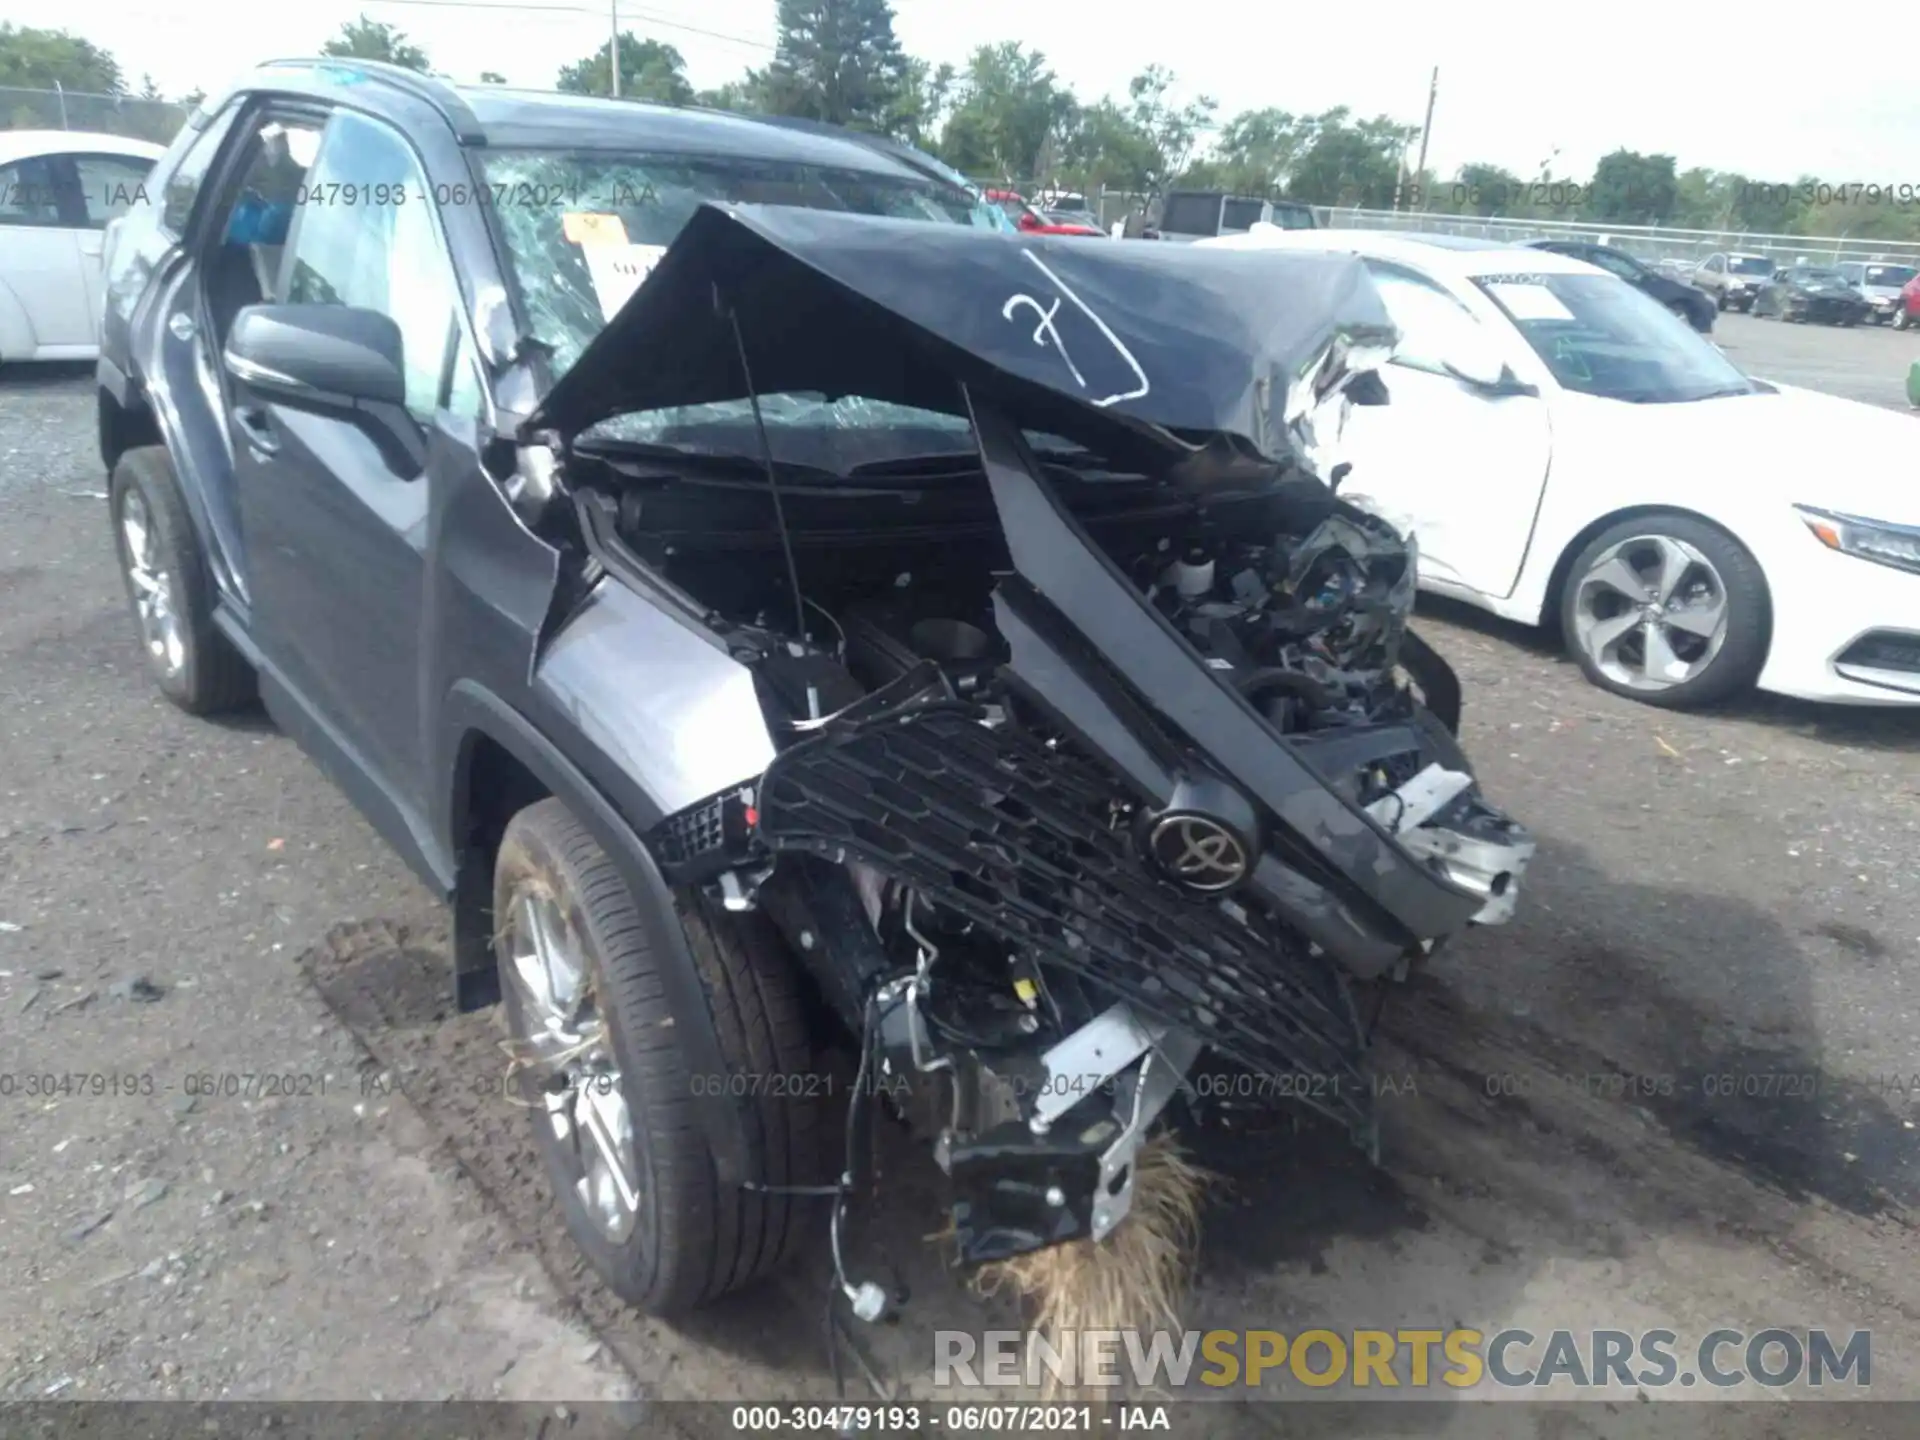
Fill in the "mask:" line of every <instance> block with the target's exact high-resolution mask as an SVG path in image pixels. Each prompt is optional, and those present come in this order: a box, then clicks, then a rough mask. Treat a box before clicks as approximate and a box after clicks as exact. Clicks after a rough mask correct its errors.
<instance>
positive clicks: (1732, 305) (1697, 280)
mask: <svg viewBox="0 0 1920 1440" xmlns="http://www.w3.org/2000/svg"><path fill="white" fill-rule="evenodd" d="M1773 271H1774V264H1773V261H1771V260H1769V259H1768V258H1767V257H1766V256H1764V255H1750V254H1747V253H1745V252H1743V251H1737V250H1736V251H1733V252H1732V253H1729V254H1721V255H1709V256H1708V257H1707V258H1706V259H1705V260H1703V261H1702V262H1701V263H1700V268H1699V269H1697V270H1695V271H1694V272H1693V283H1694V285H1695V286H1697V287H1698V288H1699V289H1701V290H1704V291H1706V293H1707V294H1708V295H1710V296H1712V297H1713V303H1714V305H1715V306H1716V307H1718V308H1719V309H1721V310H1741V311H1746V310H1751V309H1752V308H1753V297H1754V296H1756V295H1758V294H1759V293H1760V291H1761V288H1762V287H1763V286H1765V285H1766V283H1767V281H1768V279H1769V278H1770V277H1771V276H1772V274H1773Z"/></svg>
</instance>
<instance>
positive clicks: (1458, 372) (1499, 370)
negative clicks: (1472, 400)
mask: <svg viewBox="0 0 1920 1440" xmlns="http://www.w3.org/2000/svg"><path fill="white" fill-rule="evenodd" d="M1470 333H1472V335H1473V338H1472V339H1471V340H1464V337H1463V340H1464V343H1456V344H1455V345H1454V346H1453V353H1452V354H1451V355H1449V356H1448V357H1447V358H1446V359H1445V360H1443V361H1442V362H1441V363H1442V364H1443V365H1444V366H1445V367H1446V371H1447V373H1448V374H1449V375H1451V376H1452V377H1453V378H1454V379H1456V380H1458V381H1459V382H1460V383H1461V384H1462V385H1465V386H1466V387H1467V388H1469V389H1470V390H1472V391H1473V392H1474V393H1475V394H1478V395H1485V396H1489V397H1496V396H1504V395H1538V394H1539V393H1540V392H1539V391H1538V390H1537V389H1535V388H1534V387H1533V386H1531V385H1528V384H1525V383H1523V382H1522V381H1521V380H1520V379H1519V378H1518V377H1516V376H1515V375H1514V373H1513V369H1512V367H1511V366H1509V365H1508V364H1507V362H1506V361H1505V360H1504V359H1503V358H1502V357H1501V355H1500V352H1499V350H1498V348H1497V347H1495V345H1494V344H1493V342H1492V341H1491V340H1489V339H1488V338H1487V337H1486V335H1485V333H1484V332H1481V331H1473V332H1470Z"/></svg>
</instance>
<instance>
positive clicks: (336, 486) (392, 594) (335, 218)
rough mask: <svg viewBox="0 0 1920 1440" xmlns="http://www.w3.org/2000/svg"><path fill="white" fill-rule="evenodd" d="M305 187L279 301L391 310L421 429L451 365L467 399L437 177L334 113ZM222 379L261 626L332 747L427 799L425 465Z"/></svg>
mask: <svg viewBox="0 0 1920 1440" xmlns="http://www.w3.org/2000/svg"><path fill="white" fill-rule="evenodd" d="M305 191H306V199H305V201H304V203H302V204H301V205H300V206H299V208H298V210H297V212H296V214H295V217H294V221H293V225H292V228H291V229H290V231H289V232H288V234H287V237H286V245H285V253H284V255H283V256H282V270H281V275H280V280H279V286H278V288H279V290H280V293H281V294H282V295H283V296H284V298H285V301H286V302H287V303H289V304H306V305H350V306H355V307H359V308H365V309H370V310H377V311H379V312H381V313H382V314H385V315H388V316H390V317H391V318H392V319H394V320H395V321H396V322H397V323H398V325H399V327H400V331H401V335H402V337H403V356H404V361H405V371H406V410H407V412H408V413H409V415H410V416H411V417H412V418H413V420H414V421H415V422H416V423H417V424H419V425H420V426H421V428H422V433H423V438H424V435H425V432H426V431H427V429H428V427H430V426H431V425H432V423H433V421H434V418H435V415H436V413H437V412H438V410H439V409H440V408H441V405H442V400H443V395H444V394H446V393H448V391H449V387H450V386H451V385H452V384H453V381H454V378H455V376H456V374H457V375H458V376H459V378H460V379H461V381H462V386H461V389H462V393H463V394H464V396H465V397H466V398H465V403H466V404H467V405H468V406H470V407H475V408H477V405H478V391H477V390H475V389H474V388H473V387H472V385H471V383H469V382H470V381H471V380H472V378H473V376H474V375H475V374H477V372H476V371H475V370H474V368H473V362H472V361H471V359H470V351H469V349H468V348H467V347H465V346H463V345H461V344H460V343H459V342H458V339H457V337H458V336H459V334H460V331H459V328H458V307H459V289H458V286H457V284H456V282H455V278H454V272H453V265H452V261H451V260H450V259H449V257H448V253H447V250H446V246H445V243H444V241H443V239H442V237H441V233H440V229H439V221H438V217H437V216H436V215H435V213H434V212H433V210H432V208H431V203H430V199H429V197H430V196H431V195H432V194H433V187H432V186H431V185H430V184H428V182H427V178H426V175H425V172H424V169H423V167H422V166H421V164H420V162H419V160H418V159H417V158H416V157H415V155H414V152H413V150H412V148H411V146H410V145H409V144H408V142H407V140H406V138H405V137H404V136H403V135H402V134H401V133H400V132H399V131H397V130H395V129H393V128H391V127H390V126H388V125H386V124H384V123H383V122H381V121H378V120H374V119H372V118H369V117H367V116H364V115H359V114H356V113H352V112H348V111H339V112H336V113H335V114H334V116H333V117H332V118H331V119H330V120H329V121H328V123H327V128H326V130H325V132H324V134H323V136H322V137H321V141H320V146H319V152H318V155H317V156H316V158H315V160H314V164H313V168H312V170H311V172H310V174H309V179H308V183H307V185H306V187H305ZM456 365H458V366H459V367H462V368H460V369H458V370H456ZM232 392H233V407H232V411H231V419H232V423H233V429H234V435H233V438H234V470H235V476H236V482H237V488H238V492H239V499H240V515H241V524H242V528H243V530H244V533H245V537H246V548H247V554H248V556H249V559H250V567H251V578H252V592H253V593H252V624H253V630H254V634H255V637H256V640H257V642H258V643H259V644H260V645H261V647H262V649H263V650H264V651H265V653H266V654H267V656H268V657H269V659H270V662H271V666H272V669H273V671H274V672H275V679H276V680H277V681H278V682H279V683H280V684H281V685H282V686H283V687H284V688H285V689H286V690H287V691H288V692H290V693H291V696H292V698H293V699H294V701H295V702H296V703H297V704H298V705H299V706H300V707H301V709H302V710H303V712H304V714H303V716H302V718H303V719H304V720H305V721H306V722H308V723H310V724H314V725H317V726H318V727H319V729H320V730H321V732H322V734H323V736H324V738H325V740H326V741H327V742H328V746H327V748H330V749H332V750H334V751H335V752H336V753H344V754H345V755H346V756H348V757H349V758H350V759H351V760H352V761H353V762H355V763H357V764H358V765H359V766H360V767H361V768H362V769H363V770H364V771H365V772H366V778H367V779H369V780H371V781H372V782H373V783H375V784H376V785H378V786H379V787H380V788H381V789H382V790H383V791H384V792H385V794H386V795H387V796H388V797H389V798H391V799H394V800H398V801H400V802H401V803H402V804H403V805H404V806H405V807H406V808H407V809H408V810H410V811H413V812H414V813H417V812H418V811H419V809H420V808H421V807H422V805H423V804H424V801H425V798H426V797H425V795H424V793H422V792H423V783H422V781H421V778H420V777H421V776H422V774H423V771H424V766H423V763H422V757H421V754H420V747H421V741H420V735H419V719H420V700H419V692H420V633H421V624H422V611H423V604H424V599H425V564H424V555H425V547H426V542H427V517H428V505H427V481H426V477H425V474H424V473H423V472H416V473H408V468H410V467H405V466H404V465H402V463H401V462H399V461H398V460H395V459H391V458H388V456H387V455H386V454H383V452H382V450H381V449H380V448H378V447H376V445H375V443H374V441H373V440H372V439H370V438H369V436H368V435H367V433H366V432H365V431H364V430H363V429H361V428H360V427H359V426H357V425H355V424H354V423H352V421H351V420H349V419H346V418H342V417H340V416H338V415H336V414H317V413H314V412H312V411H309V410H301V409H296V408H294V407H292V406H288V405H282V404H277V403H274V402H273V401H271V400H268V399H265V398H263V397H262V396H261V395H260V394H259V393H257V392H255V391H254V390H252V389H251V388H250V387H249V386H248V385H247V383H246V382H245V381H244V380H242V379H239V378H237V377H234V378H233V379H232ZM397 467H398V468H397Z"/></svg>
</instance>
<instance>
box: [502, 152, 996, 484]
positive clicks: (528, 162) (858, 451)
mask: <svg viewBox="0 0 1920 1440" xmlns="http://www.w3.org/2000/svg"><path fill="white" fill-rule="evenodd" d="M479 160H480V166H481V169H482V171H483V174H484V177H485V180H486V184H487V187H488V190H489V192H490V193H491V194H492V195H493V196H494V197H495V204H494V206H493V211H494V214H495V215H496V217H497V218H498V221H499V225H500V231H501V235H502V238H503V239H504V241H505V244H506V251H507V263H508V265H509V267H510V268H511V269H512V271H513V275H514V279H515V280H516V281H517V283H518V285H519V288H520V293H521V295H522V297H523V298H524V300H525V303H526V308H527V312H528V315H529V318H530V319H531V322H532V329H533V334H534V338H535V339H537V340H539V341H541V342H542V343H544V344H545V345H547V346H548V347H549V349H550V351H551V355H552V360H551V364H552V367H553V373H554V377H555V378H556V379H557V378H559V376H561V375H563V374H565V373H566V371H568V370H569V369H571V368H572V367H573V364H574V362H575V361H576V360H578V359H579V358H580V352H581V351H583V350H585V349H586V347H587V344H588V342H590V341H591V340H592V339H593V337H594V336H595V335H597V334H599V333H600V330H601V329H602V328H603V327H604V326H605V325H606V323H607V321H608V320H610V319H612V318H613V316H614V315H615V313H617V312H618V311H619V309H620V307H621V306H622V305H623V304H625V303H626V300H627V297H628V296H630V295H631V294H632V293H633V292H634V290H636V289H637V288H639V285H640V282H641V281H642V280H644V279H645V278H646V277H647V274H648V272H649V271H650V270H652V268H653V266H654V265H655V264H656V263H657V262H658V261H659V259H660V257H661V256H662V255H664V254H665V253H666V250H667V247H668V246H669V245H670V244H671V243H672V242H673V239H674V237H675V236H677V235H678V234H679V233H680V230H681V227H683V226H684V225H685V224H686V223H687V221H689V220H690V219H692V218H693V214H694V212H695V211H696V210H698V209H699V208H700V206H701V205H702V204H703V203H705V202H707V201H710V200H711V201H719V202H734V203H740V204H757V205H794V206H800V207H804V208H807V209H815V210H845V211H850V212H852V213H853V214H856V215H878V216H885V217H888V218H891V219H896V220H925V221H927V222H928V223H930V224H937V225H970V226H973V227H974V228H976V229H981V230H1005V229H1006V228H1007V226H1006V222H1005V221H1004V220H1003V219H1001V218H1000V216H999V215H998V214H997V213H995V212H994V211H993V209H992V207H990V206H989V205H988V204H987V203H986V202H985V200H984V199H983V198H980V197H977V196H975V195H973V194H970V193H968V192H967V191H965V190H962V189H960V188H959V187H957V186H954V185H949V184H945V183H942V182H941V181H940V180H937V179H935V178H934V177H932V176H925V177H922V176H911V177H908V176H901V175H897V174H885V173H876V172H873V171H866V170H838V169H831V168H828V167H825V166H819V165H802V164H796V163H793V162H789V161H775V160H761V159H753V158H749V157H744V156H724V157H710V156H651V155H606V154H591V153H564V152H557V151H544V150H542V151H534V150H498V151H483V152H481V154H480V156H479ZM761 409H762V412H763V414H764V416H765V418H766V421H767V426H768V430H769V433H770V437H771V439H772V441H773V447H774V452H775V455H776V457H781V456H782V454H783V452H785V451H788V450H791V449H793V448H795V447H794V446H793V445H792V444H791V443H789V440H787V439H783V432H786V431H790V430H792V429H793V428H795V427H803V428H807V429H821V428H828V429H839V428H845V429H849V430H857V431H859V432H860V434H861V435H863V436H867V437H871V438H870V441H869V443H867V444H865V445H863V446H854V445H853V440H854V437H853V436H851V435H849V436H847V437H846V438H845V440H844V441H843V442H842V443H840V444H838V445H837V446H836V447H835V448H836V450H837V451H840V452H845V451H847V450H848V449H849V448H850V447H851V448H852V449H853V453H854V454H855V455H856V456H857V458H859V459H862V460H865V459H872V458H886V457H887V455H888V454H889V453H898V452H899V451H900V449H901V445H902V444H903V443H911V444H912V448H914V449H915V450H916V451H923V450H925V449H926V448H927V447H926V444H925V443H924V442H925V440H926V437H927V434H928V432H929V431H932V432H936V433H938V434H940V435H951V436H953V437H954V441H955V443H954V444H952V445H950V446H949V447H948V448H963V447H964V446H965V444H966V441H967V434H968V432H967V429H966V425H965V422H963V421H960V420H958V419H957V418H955V417H951V416H946V415H936V414H932V413H929V412H926V411H921V410H914V409H910V408H908V407H906V406H900V405H887V404H883V403H881V402H878V401H873V400H864V399H860V398H858V397H850V398H845V399H839V400H831V401H830V400H828V399H826V397H824V396H820V395H768V396H762V397H761ZM752 414H753V412H752V409H751V407H750V406H749V404H748V403H747V402H746V401H744V400H742V401H727V402H723V403H720V404H715V405H700V406H694V407H691V408H686V409H678V410H671V411H650V412H648V413H646V414H641V415H623V416H620V417H618V418H616V419H613V420H609V421H606V422H604V423H603V424H601V425H598V426H596V427H594V429H593V430H592V431H590V432H589V433H590V434H593V435H603V436H608V437H611V438H615V439H627V440H640V441H646V442H651V443H665V444H673V445H678V446H682V447H685V448H688V449H712V450H716V451H719V452H721V453H729V454H731V453H738V452H740V450H741V444H740V433H739V429H740V424H741V422H742V421H743V420H744V421H746V422H747V423H749V424H750V423H751V421H752ZM895 431H898V432H899V433H900V437H901V438H900V442H898V443H896V442H894V439H893V435H894V432H895ZM747 433H748V436H749V439H751V437H752V435H753V433H754V432H752V431H748V432H747ZM909 435H910V436H911V437H912V439H911V442H909V440H908V437H909ZM799 438H803V439H804V438H807V437H799ZM812 438H814V439H815V440H816V441H817V439H818V437H812ZM801 448H804V449H806V450H807V451H809V452H810V453H811V452H814V451H817V450H818V449H819V448H820V447H819V445H818V444H817V443H814V444H809V445H805V446H803V447H801ZM748 453H751V448H750V449H749V451H748Z"/></svg>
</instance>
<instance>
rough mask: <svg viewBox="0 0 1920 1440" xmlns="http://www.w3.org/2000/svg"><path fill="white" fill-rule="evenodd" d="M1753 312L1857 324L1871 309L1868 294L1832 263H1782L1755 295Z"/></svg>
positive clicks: (1798, 318)
mask: <svg viewBox="0 0 1920 1440" xmlns="http://www.w3.org/2000/svg"><path fill="white" fill-rule="evenodd" d="M1752 309H1753V313H1754V314H1755V315H1756V316H1768V315H1772V316H1778V317H1779V318H1780V319H1782V320H1794V321H1799V322H1800V323H1802V324H1806V323H1808V322H1811V323H1813V324H1816V325H1858V324H1859V323H1860V322H1861V321H1862V320H1864V319H1866V318H1867V317H1868V316H1869V315H1871V314H1872V313H1873V305H1872V303H1871V302H1869V301H1868V299H1867V297H1866V296H1864V295H1862V294H1861V293H1860V292H1859V291H1858V290H1856V289H1854V287H1853V286H1852V284H1851V283H1849V282H1848V280H1847V277H1846V276H1845V275H1844V274H1842V273H1841V272H1840V270H1839V269H1838V268H1836V267H1834V266H1831V265H1794V266H1791V267H1787V266H1783V267H1781V268H1780V269H1778V270H1776V271H1774V272H1773V279H1771V280H1770V281H1768V282H1767V284H1766V285H1765V287H1763V288H1762V289H1761V291H1760V293H1759V294H1758V295H1757V296H1755V297H1754V301H1753V306H1752Z"/></svg>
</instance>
